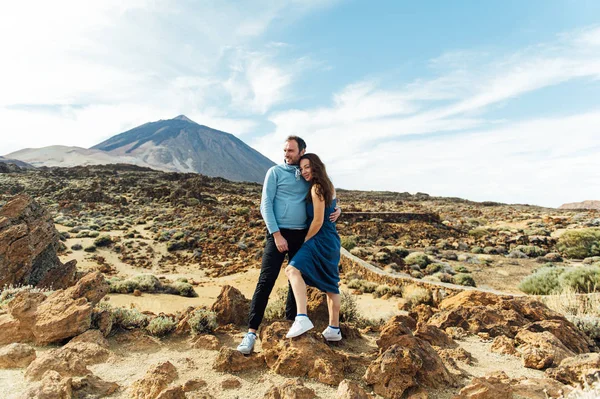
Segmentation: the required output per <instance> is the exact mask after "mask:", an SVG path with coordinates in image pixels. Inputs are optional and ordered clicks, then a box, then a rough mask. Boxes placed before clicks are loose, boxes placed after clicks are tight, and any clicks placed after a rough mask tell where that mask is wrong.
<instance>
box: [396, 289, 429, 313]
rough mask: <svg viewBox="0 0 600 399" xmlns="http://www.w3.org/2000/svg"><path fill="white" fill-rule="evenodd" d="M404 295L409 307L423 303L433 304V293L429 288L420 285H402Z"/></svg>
mask: <svg viewBox="0 0 600 399" xmlns="http://www.w3.org/2000/svg"><path fill="white" fill-rule="evenodd" d="M402 297H403V298H404V300H405V301H406V306H407V307H408V308H409V309H412V308H413V307H415V306H417V305H420V304H422V303H424V304H427V305H431V304H432V303H433V295H432V294H431V291H429V290H428V289H427V288H424V287H419V286H418V285H414V284H411V285H406V286H404V287H402Z"/></svg>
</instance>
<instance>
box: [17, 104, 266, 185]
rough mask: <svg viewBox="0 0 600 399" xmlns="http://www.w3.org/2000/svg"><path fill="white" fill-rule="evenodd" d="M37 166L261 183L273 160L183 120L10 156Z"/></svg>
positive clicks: (225, 135) (232, 138)
mask: <svg viewBox="0 0 600 399" xmlns="http://www.w3.org/2000/svg"><path fill="white" fill-rule="evenodd" d="M6 157H10V158H14V159H18V160H20V161H24V162H27V163H30V164H31V165H33V166H65V167H69V166H78V165H103V164H116V163H128V164H133V165H138V166H142V167H148V168H152V169H157V170H161V171H166V172H187V173H201V174H203V175H206V176H211V177H223V178H225V179H229V180H235V181H250V182H258V183H262V182H263V180H264V177H265V174H266V172H267V170H268V169H269V168H270V167H271V166H273V165H275V164H274V163H273V162H272V161H271V160H270V159H268V158H267V157H265V156H264V155H262V154H261V153H259V152H258V151H256V150H255V149H253V148H252V147H250V146H248V145H247V144H246V143H244V142H243V141H242V140H240V139H238V138H237V137H235V136H234V135H232V134H230V133H226V132H222V131H220V130H216V129H212V128H210V127H208V126H204V125H200V124H198V123H196V122H194V121H192V120H191V119H189V118H187V117H186V116H185V115H179V116H178V117H176V118H173V119H167V120H159V121H157V122H148V123H145V124H143V125H140V126H138V127H135V128H133V129H131V130H128V131H126V132H123V133H120V134H117V135H115V136H113V137H111V138H109V139H108V140H105V141H103V142H102V143H99V144H97V145H95V146H93V147H91V148H89V149H85V148H81V147H68V146H49V147H43V148H26V149H23V150H19V151H16V152H13V153H11V154H8V155H6Z"/></svg>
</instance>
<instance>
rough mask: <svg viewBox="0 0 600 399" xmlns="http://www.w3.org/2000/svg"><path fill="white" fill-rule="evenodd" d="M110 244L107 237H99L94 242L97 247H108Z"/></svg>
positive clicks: (110, 239)
mask: <svg viewBox="0 0 600 399" xmlns="http://www.w3.org/2000/svg"><path fill="white" fill-rule="evenodd" d="M110 244H112V238H110V236H109V235H101V236H100V237H98V238H96V239H95V240H94V245H95V246H97V247H108V246H109V245H110Z"/></svg>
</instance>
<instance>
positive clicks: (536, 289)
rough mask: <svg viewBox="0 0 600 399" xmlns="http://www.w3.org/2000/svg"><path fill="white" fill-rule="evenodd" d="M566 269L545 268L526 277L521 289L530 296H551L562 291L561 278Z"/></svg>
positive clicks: (520, 286)
mask: <svg viewBox="0 0 600 399" xmlns="http://www.w3.org/2000/svg"><path fill="white" fill-rule="evenodd" d="M564 270H565V269H564V267H544V268H541V269H538V270H536V271H535V273H533V274H532V275H531V276H527V277H525V278H524V279H523V280H522V281H521V283H520V284H519V289H520V290H521V291H523V292H524V293H526V294H530V295H549V294H553V293H556V292H558V291H560V282H559V276H560V274H561V273H563V272H564Z"/></svg>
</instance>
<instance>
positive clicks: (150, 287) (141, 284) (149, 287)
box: [131, 274, 161, 292]
mask: <svg viewBox="0 0 600 399" xmlns="http://www.w3.org/2000/svg"><path fill="white" fill-rule="evenodd" d="M131 281H133V282H134V283H135V284H136V287H135V289H138V290H140V291H142V292H156V291H159V290H160V288H161V283H160V280H159V279H158V278H156V276H153V275H152V274H140V275H139V276H135V277H133V278H132V279H131Z"/></svg>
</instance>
